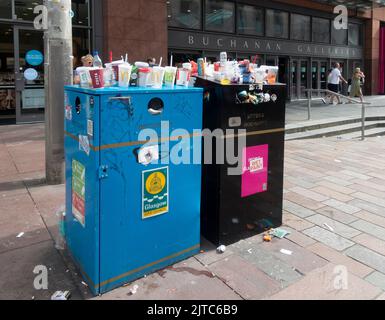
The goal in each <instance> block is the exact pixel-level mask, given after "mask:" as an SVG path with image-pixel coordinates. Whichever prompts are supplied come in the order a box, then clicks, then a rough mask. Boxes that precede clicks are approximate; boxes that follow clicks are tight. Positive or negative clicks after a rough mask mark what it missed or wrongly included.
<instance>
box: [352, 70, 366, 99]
mask: <svg viewBox="0 0 385 320" xmlns="http://www.w3.org/2000/svg"><path fill="white" fill-rule="evenodd" d="M362 79H365V75H364V73H363V72H362V71H361V69H360V68H356V70H355V71H354V74H353V77H352V88H351V90H350V97H351V98H354V97H359V98H360V100H361V102H364V97H363V94H362V89H361V80H362Z"/></svg>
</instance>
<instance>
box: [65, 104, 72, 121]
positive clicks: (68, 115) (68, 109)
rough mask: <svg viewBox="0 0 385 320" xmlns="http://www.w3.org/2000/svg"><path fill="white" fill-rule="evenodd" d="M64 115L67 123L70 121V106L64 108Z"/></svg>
mask: <svg viewBox="0 0 385 320" xmlns="http://www.w3.org/2000/svg"><path fill="white" fill-rule="evenodd" d="M65 115H66V119H67V120H68V121H72V107H71V106H66V110H65Z"/></svg>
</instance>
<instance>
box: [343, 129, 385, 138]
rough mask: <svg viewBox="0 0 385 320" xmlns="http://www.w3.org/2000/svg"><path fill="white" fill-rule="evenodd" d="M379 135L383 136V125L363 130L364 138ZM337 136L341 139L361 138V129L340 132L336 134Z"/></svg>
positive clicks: (384, 131)
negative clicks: (340, 133)
mask: <svg viewBox="0 0 385 320" xmlns="http://www.w3.org/2000/svg"><path fill="white" fill-rule="evenodd" d="M380 136H385V127H377V128H373V129H368V130H365V137H366V138H371V137H380ZM338 138H339V139H343V140H355V139H361V131H359V132H352V133H347V134H342V135H340V136H338Z"/></svg>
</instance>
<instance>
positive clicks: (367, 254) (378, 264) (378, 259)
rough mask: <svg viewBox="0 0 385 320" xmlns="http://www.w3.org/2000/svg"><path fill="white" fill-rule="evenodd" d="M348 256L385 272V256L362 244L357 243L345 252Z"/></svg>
mask: <svg viewBox="0 0 385 320" xmlns="http://www.w3.org/2000/svg"><path fill="white" fill-rule="evenodd" d="M344 253H345V254H346V255H347V256H349V257H351V258H353V259H355V260H357V261H359V262H361V263H363V264H365V265H367V266H369V267H371V268H373V269H375V270H377V271H380V272H382V273H385V257H384V256H383V255H380V254H378V253H376V252H374V251H373V250H370V249H368V248H365V247H363V246H361V245H355V246H354V247H351V248H349V249H347V250H346V251H345V252H344Z"/></svg>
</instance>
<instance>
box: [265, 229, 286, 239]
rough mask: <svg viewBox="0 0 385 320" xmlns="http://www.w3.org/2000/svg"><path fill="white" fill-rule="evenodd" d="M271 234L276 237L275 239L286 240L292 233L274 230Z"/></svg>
mask: <svg viewBox="0 0 385 320" xmlns="http://www.w3.org/2000/svg"><path fill="white" fill-rule="evenodd" d="M269 234H270V235H272V236H274V237H276V238H279V239H283V238H285V237H286V236H287V235H289V234H290V232H289V231H287V230H284V229H280V228H278V229H272V230H270V232H269Z"/></svg>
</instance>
